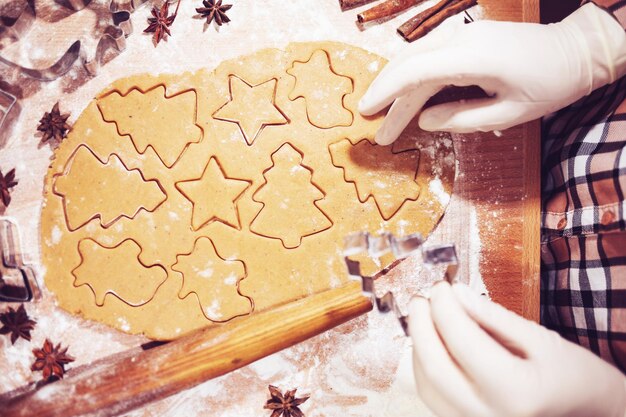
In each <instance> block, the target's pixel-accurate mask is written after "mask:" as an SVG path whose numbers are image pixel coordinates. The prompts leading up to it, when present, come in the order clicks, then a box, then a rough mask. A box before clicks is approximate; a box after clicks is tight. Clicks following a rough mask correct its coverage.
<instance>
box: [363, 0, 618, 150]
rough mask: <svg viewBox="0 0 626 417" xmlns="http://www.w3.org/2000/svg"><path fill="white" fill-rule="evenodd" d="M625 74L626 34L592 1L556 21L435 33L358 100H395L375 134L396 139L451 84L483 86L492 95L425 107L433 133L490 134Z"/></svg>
mask: <svg viewBox="0 0 626 417" xmlns="http://www.w3.org/2000/svg"><path fill="white" fill-rule="evenodd" d="M624 74H626V34H625V33H624V29H623V28H622V27H621V25H620V24H619V23H618V22H617V20H615V19H614V18H613V17H612V16H611V15H610V14H609V13H607V12H606V11H604V10H602V9H600V8H599V7H597V6H595V5H594V4H592V3H589V4H586V5H584V6H583V7H581V8H579V9H578V10H577V11H576V12H574V13H573V14H572V15H570V16H569V17H567V18H566V19H564V20H563V21H562V22H560V23H557V24H552V25H540V24H533V23H512V22H495V21H477V22H474V23H471V24H467V25H462V26H458V25H452V26H450V25H448V26H446V27H441V28H439V29H437V30H435V31H433V32H431V33H430V34H429V35H427V36H426V37H424V38H422V39H420V40H419V41H417V42H416V43H415V44H413V45H411V46H409V47H407V49H406V51H405V53H404V54H403V55H402V56H400V57H398V58H396V59H395V60H393V61H391V62H390V63H389V64H387V66H386V67H385V68H384V69H383V70H382V72H381V73H380V74H379V75H378V77H377V78H376V79H375V80H374V82H373V83H372V85H371V86H370V88H369V90H368V91H367V93H366V94H365V95H364V96H363V98H362V99H361V102H360V103H359V111H360V112H361V113H362V114H364V115H373V114H375V113H378V112H379V111H381V110H383V109H384V108H385V107H387V106H389V105H390V104H392V103H393V104H392V106H391V109H390V110H389V113H388V114H387V117H386V119H385V121H384V123H383V125H382V127H381V129H380V130H379V132H378V134H377V136H376V142H377V143H378V144H380V145H388V144H390V143H392V142H393V141H394V140H395V139H396V138H397V137H398V136H399V135H400V133H402V131H403V130H404V128H405V127H406V126H407V124H408V123H409V122H410V121H411V119H413V117H414V116H415V114H417V113H418V112H419V111H420V110H421V109H422V107H423V106H424V104H425V103H426V101H428V99H429V98H430V97H431V96H433V95H434V94H435V93H436V92H438V91H439V90H441V89H442V88H443V87H445V86H447V85H455V86H459V87H462V86H468V85H478V86H480V87H481V88H482V89H483V90H485V92H487V94H489V95H490V97H491V98H488V99H478V100H467V101H465V102H462V101H460V102H454V103H446V104H441V105H437V106H434V107H432V108H429V109H426V110H424V111H423V112H422V114H421V115H420V119H419V124H420V127H421V128H422V129H424V130H430V131H450V132H457V133H467V132H472V131H477V130H478V131H491V130H498V129H506V128H509V127H511V126H514V125H517V124H520V123H523V122H527V121H530V120H534V119H537V118H539V117H541V116H544V115H546V114H549V113H551V112H554V111H556V110H558V109H561V108H563V107H565V106H567V105H569V104H571V103H573V102H575V101H576V100H578V99H579V98H581V97H584V96H585V95H587V94H589V93H590V92H592V91H593V90H595V89H596V88H598V87H601V86H603V85H605V84H609V83H612V82H613V81H615V80H616V79H619V78H620V77H621V76H623V75H624Z"/></svg>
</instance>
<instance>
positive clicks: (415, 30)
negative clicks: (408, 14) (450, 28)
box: [398, 0, 478, 42]
mask: <svg viewBox="0 0 626 417" xmlns="http://www.w3.org/2000/svg"><path fill="white" fill-rule="evenodd" d="M477 3H478V1H477V0H442V1H441V2H439V3H437V4H436V5H435V6H433V7H431V8H430V9H428V10H426V11H424V12H422V13H420V14H418V15H417V16H415V17H413V18H412V19H410V20H409V21H407V22H406V23H404V24H403V25H402V26H400V27H399V28H398V33H399V34H400V35H402V37H403V38H404V39H405V40H406V41H408V42H413V41H415V40H417V39H419V38H421V37H423V36H425V35H426V34H428V33H429V32H430V31H431V30H433V29H435V28H436V27H437V26H439V25H440V24H441V23H443V21H444V20H446V19H447V18H449V17H450V16H454V15H455V14H457V13H460V12H462V11H464V10H467V9H469V8H470V7H472V6H474V5H476V4H477Z"/></svg>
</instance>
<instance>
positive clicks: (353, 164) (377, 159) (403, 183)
mask: <svg viewBox="0 0 626 417" xmlns="http://www.w3.org/2000/svg"><path fill="white" fill-rule="evenodd" d="M329 150H330V156H331V158H332V161H333V165H335V166H336V167H338V168H342V169H343V171H344V179H345V180H346V181H347V182H351V183H353V184H354V186H355V188H356V193H357V196H358V198H359V201H360V202H361V203H365V201H367V200H368V199H369V198H373V199H374V202H375V203H376V206H377V207H378V210H379V211H380V215H381V217H382V218H383V219H384V220H389V219H391V218H392V217H393V216H394V215H395V214H396V213H397V212H398V211H399V210H400V208H401V207H402V205H403V204H404V202H405V201H408V200H411V201H415V200H417V198H418V197H419V195H420V186H419V184H417V182H416V180H415V179H416V177H417V170H418V167H419V155H420V153H419V150H417V149H408V150H404V151H402V152H398V153H394V152H393V150H392V147H391V146H380V145H374V144H372V143H370V142H369V141H368V140H365V139H364V140H362V141H360V142H358V143H357V144H356V145H352V143H351V142H350V141H349V140H348V139H344V140H342V141H339V142H337V143H333V144H332V145H330V146H329Z"/></svg>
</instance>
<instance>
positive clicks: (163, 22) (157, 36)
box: [143, 0, 180, 46]
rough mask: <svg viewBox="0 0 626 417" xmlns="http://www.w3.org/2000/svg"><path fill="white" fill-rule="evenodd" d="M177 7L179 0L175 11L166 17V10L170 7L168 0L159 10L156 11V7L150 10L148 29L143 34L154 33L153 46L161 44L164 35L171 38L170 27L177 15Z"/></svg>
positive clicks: (167, 12)
mask: <svg viewBox="0 0 626 417" xmlns="http://www.w3.org/2000/svg"><path fill="white" fill-rule="evenodd" d="M178 6H180V0H178V3H177V4H176V10H175V11H174V14H173V15H171V16H168V14H169V11H168V10H169V7H170V4H169V2H168V0H165V2H164V3H163V5H162V6H161V8H160V9H158V8H157V7H153V8H152V11H151V13H152V17H149V18H148V23H149V24H148V27H147V28H145V29H144V31H143V32H144V33H154V35H153V38H152V39H153V40H154V44H155V46H156V45H157V44H158V43H159V42H161V40H162V39H164V38H165V34H167V35H168V36H172V33H171V32H170V26H172V23H174V20H175V19H176V15H177V14H178Z"/></svg>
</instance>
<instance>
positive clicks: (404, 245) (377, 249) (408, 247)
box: [344, 232, 459, 336]
mask: <svg viewBox="0 0 626 417" xmlns="http://www.w3.org/2000/svg"><path fill="white" fill-rule="evenodd" d="M423 244H424V239H423V238H422V236H421V235H420V234H411V235H407V236H404V237H400V238H398V237H395V236H394V235H393V234H391V233H383V234H381V235H380V236H372V235H370V234H369V233H368V232H356V233H352V234H350V235H348V236H346V238H345V240H344V260H345V262H346V266H347V267H348V274H349V275H350V277H351V278H353V279H357V280H360V281H361V282H362V289H363V293H365V294H366V295H367V296H369V297H371V298H372V304H374V305H376V308H377V310H378V311H380V312H381V313H388V312H393V313H394V314H395V315H396V317H397V318H398V321H399V322H400V325H401V326H402V330H404V333H405V334H406V335H407V336H408V335H409V333H408V317H407V316H406V315H405V314H404V313H403V312H402V310H401V309H400V307H399V306H398V303H397V301H396V298H395V297H394V295H393V293H391V292H387V293H386V294H385V295H383V296H382V297H378V296H377V295H376V287H375V283H374V282H375V277H371V276H366V275H363V274H362V272H361V264H360V262H358V261H355V260H353V259H350V257H351V256H355V255H359V254H364V255H367V256H369V257H370V258H380V257H382V256H383V255H386V254H389V253H391V254H392V255H393V256H394V257H395V259H397V260H400V259H404V258H406V257H408V256H409V255H411V254H412V253H414V252H416V251H417V250H421V251H422V262H423V263H424V264H425V265H429V266H435V265H446V266H447V268H446V272H445V280H446V281H448V282H452V281H453V280H454V279H455V277H456V274H457V271H458V268H459V261H458V258H457V255H456V248H455V246H454V245H453V244H446V245H436V246H430V247H424V245H423Z"/></svg>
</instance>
